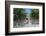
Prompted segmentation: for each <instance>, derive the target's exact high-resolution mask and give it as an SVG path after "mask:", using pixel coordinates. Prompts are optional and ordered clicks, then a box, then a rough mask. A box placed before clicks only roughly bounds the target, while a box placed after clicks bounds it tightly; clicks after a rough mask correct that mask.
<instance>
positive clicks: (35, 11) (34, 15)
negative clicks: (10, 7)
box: [30, 9, 39, 19]
mask: <svg viewBox="0 0 46 36" xmlns="http://www.w3.org/2000/svg"><path fill="white" fill-rule="evenodd" d="M30 17H31V18H32V19H38V18H39V9H32V12H31V13H30Z"/></svg>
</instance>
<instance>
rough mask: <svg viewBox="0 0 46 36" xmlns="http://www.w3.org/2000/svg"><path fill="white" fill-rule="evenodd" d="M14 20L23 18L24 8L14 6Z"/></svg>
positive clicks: (24, 15) (24, 14)
mask: <svg viewBox="0 0 46 36" xmlns="http://www.w3.org/2000/svg"><path fill="white" fill-rule="evenodd" d="M13 14H14V21H15V20H22V19H25V17H26V13H24V9H22V8H14V12H13Z"/></svg>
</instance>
